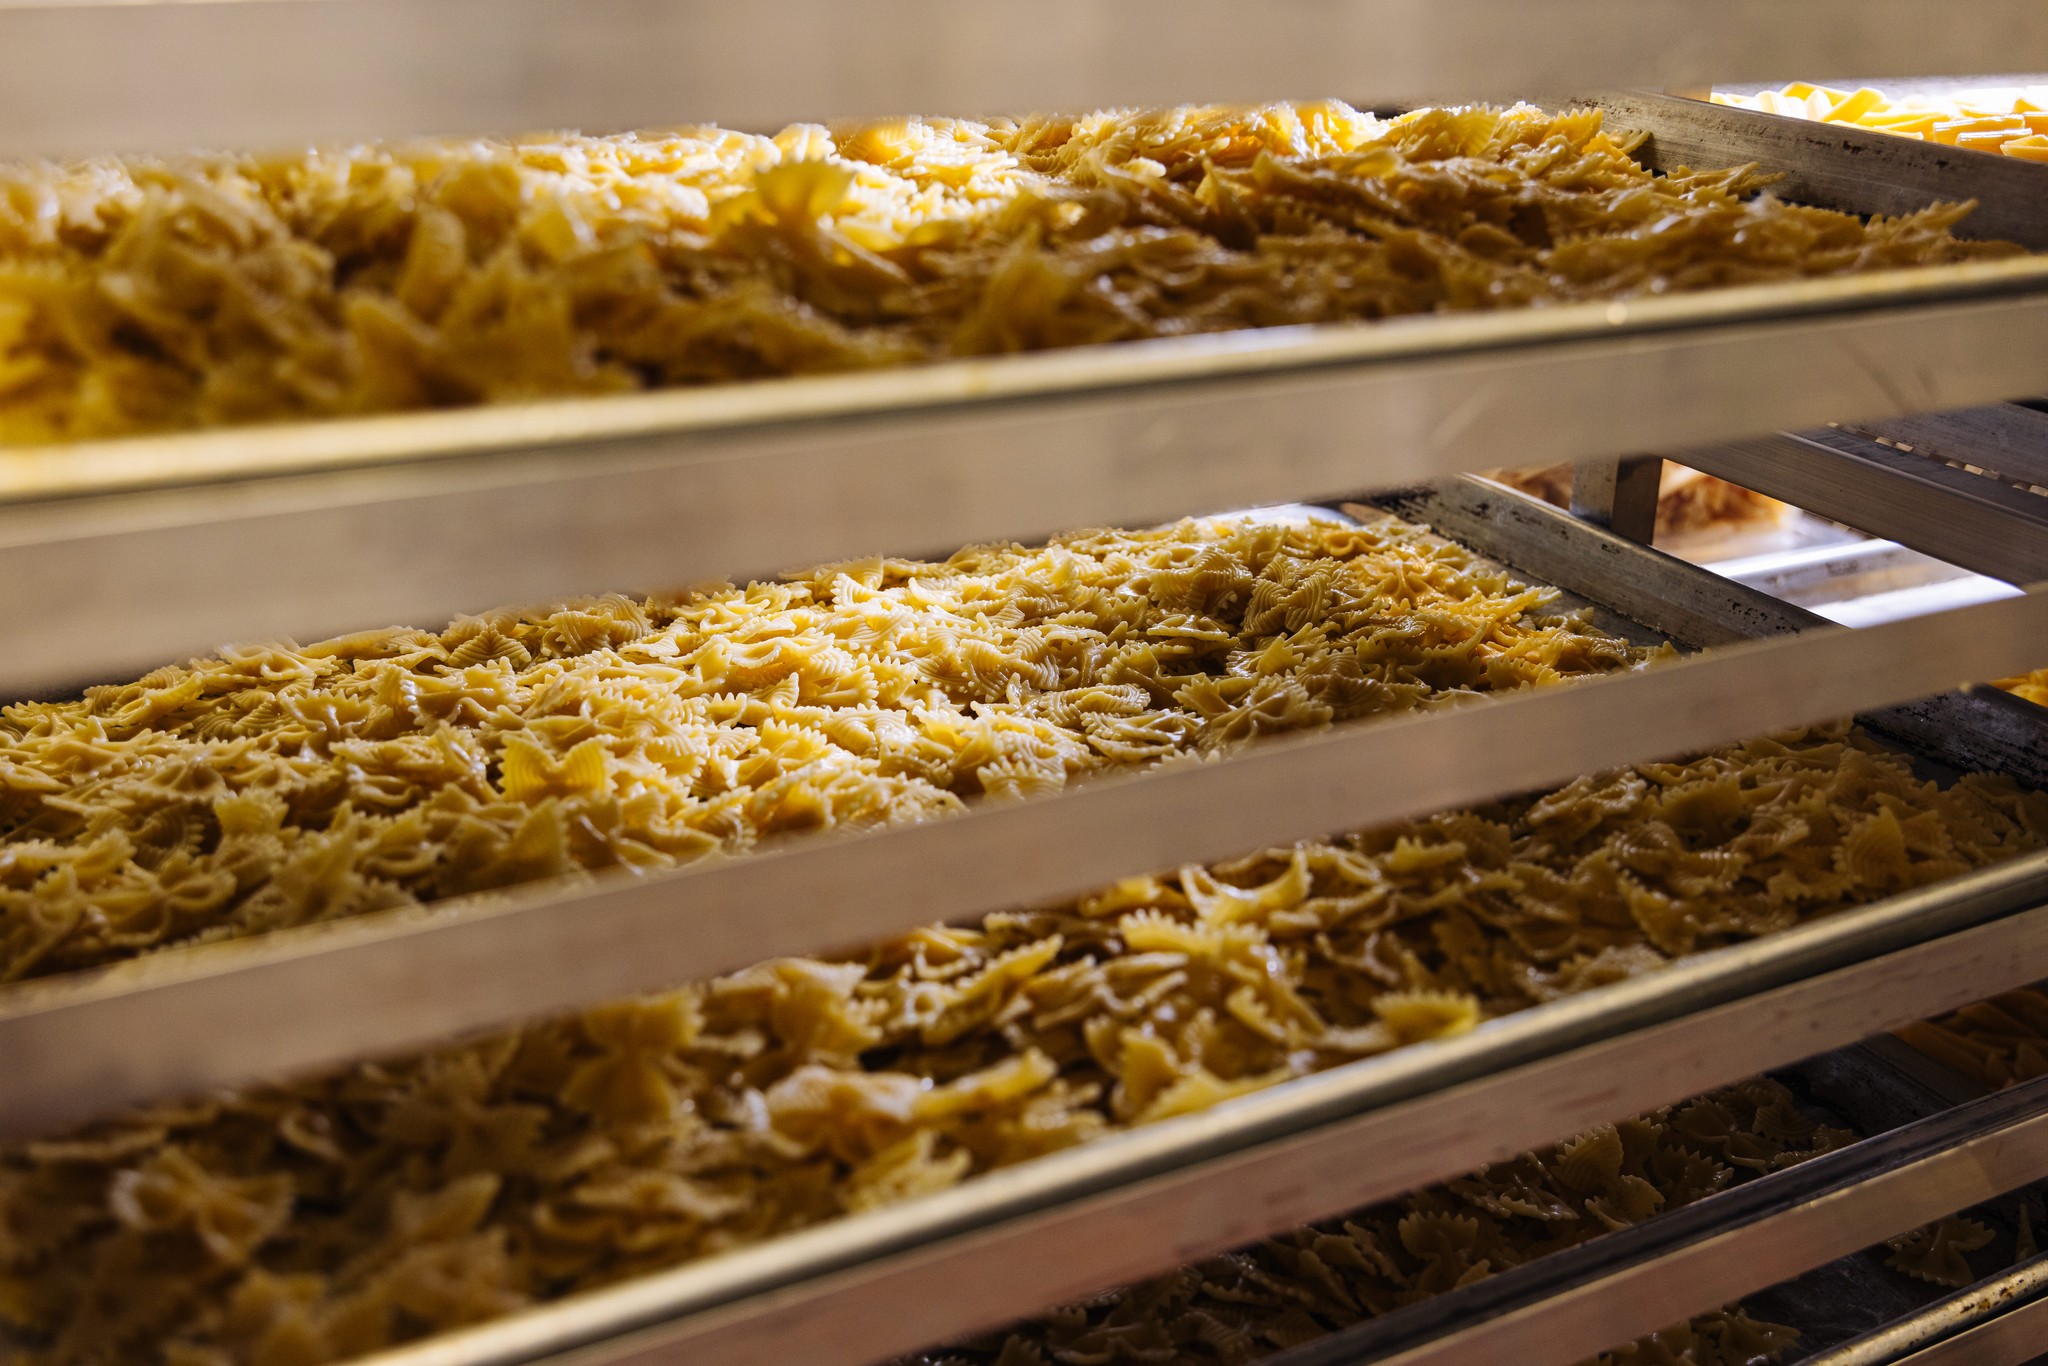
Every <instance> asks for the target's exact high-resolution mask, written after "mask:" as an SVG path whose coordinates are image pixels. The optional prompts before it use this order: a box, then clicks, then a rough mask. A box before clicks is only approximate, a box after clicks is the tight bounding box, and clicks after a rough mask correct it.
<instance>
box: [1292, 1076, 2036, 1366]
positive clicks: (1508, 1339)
mask: <svg viewBox="0 0 2048 1366" xmlns="http://www.w3.org/2000/svg"><path fill="white" fill-rule="evenodd" d="M2042 1177H2048V1079H2044V1080H2042V1081H2039V1082H2035V1083H2033V1084H2031V1085H2029V1086H2025V1087H2019V1088H2015V1089H2013V1090H2011V1091H2007V1092H2005V1093H2003V1094H2000V1095H1996V1096H1986V1097H1982V1098H1980V1099H1976V1100H1972V1101H1969V1102H1966V1103H1964V1104H1961V1105H1958V1106H1956V1107H1955V1108H1953V1109H1950V1110H1946V1111H1943V1112H1941V1113H1938V1114H1934V1115H1930V1116H1928V1117H1926V1118H1924V1119H1920V1120H1917V1121H1914V1122H1910V1123H1907V1124H1905V1125H1904V1126H1902V1127H1900V1128H1898V1129H1895V1130H1893V1131H1891V1132H1889V1133H1885V1134H1881V1135H1876V1136H1873V1137H1869V1138H1866V1139H1864V1140H1863V1141H1861V1142H1859V1143H1855V1144H1852V1145H1850V1146H1849V1147H1846V1148H1842V1149H1838V1150H1837V1151H1835V1152H1832V1153H1827V1154H1824V1155H1822V1156H1820V1157H1816V1158H1813V1159H1810V1160H1809V1161H1806V1162H1802V1163H1800V1164H1798V1165H1797V1166H1794V1167H1790V1168H1787V1169H1784V1170H1782V1171H1777V1172H1773V1173H1771V1174H1769V1175H1767V1176H1763V1177H1760V1178H1758V1179H1756V1180H1754V1181H1752V1182H1750V1183H1748V1184H1746V1185H1742V1186H1739V1187H1737V1188H1735V1189H1734V1190H1731V1191H1724V1192H1722V1193H1720V1194H1717V1195H1712V1196H1709V1197H1707V1198H1706V1199H1704V1200H1700V1201H1697V1202H1695V1203H1693V1204H1690V1205H1686V1206H1684V1207H1683V1208H1681V1209H1677V1210H1673V1211H1669V1212H1666V1213H1661V1214H1658V1215H1656V1216H1655V1217H1653V1218H1651V1219H1648V1220H1645V1221H1644V1222H1642V1223H1638V1224H1634V1225H1631V1226H1629V1227H1627V1228H1624V1229H1619V1230H1616V1231H1614V1232H1612V1233H1609V1234H1606V1235H1604V1236H1602V1237H1600V1238H1597V1239H1594V1240H1593V1241H1591V1242H1587V1243H1583V1244H1580V1245H1579V1246H1576V1247H1573V1248H1569V1249H1567V1250H1565V1251H1562V1252H1557V1253H1553V1254H1551V1255H1549V1256H1545V1257H1542V1258H1539V1259H1537V1260H1536V1261H1533V1262H1530V1263H1527V1264H1525V1265H1523V1266H1519V1267H1515V1268H1513V1269H1511V1270H1507V1271H1503V1272H1502V1273H1500V1274H1499V1275H1495V1276H1491V1277H1488V1278H1487V1279H1485V1280H1483V1281H1480V1282H1478V1283H1476V1284H1474V1285H1471V1286H1467V1287H1463V1288H1460V1289H1457V1290H1452V1291H1447V1292H1445V1293H1443V1294H1441V1295H1438V1296H1435V1297H1433V1298H1431V1299H1429V1300H1427V1301H1425V1302H1424V1303H1422V1304H1419V1305H1416V1306H1413V1307H1411V1308H1406V1309H1401V1310H1396V1311H1394V1312H1392V1313H1389V1314H1387V1315H1385V1316H1384V1317H1381V1318H1376V1319H1371V1320H1368V1321H1367V1322H1365V1323H1362V1324H1360V1325H1358V1326H1357V1327H1355V1328H1352V1329H1347V1330H1344V1331H1340V1332H1337V1333H1333V1334H1331V1335H1330V1336H1328V1337H1326V1338H1323V1339H1321V1340H1319V1341H1317V1342H1313V1343H1310V1344H1308V1345H1306V1346H1304V1347H1301V1348H1297V1349H1295V1350H1293V1351H1288V1352H1282V1353H1280V1354H1278V1355H1276V1356H1274V1357H1272V1358H1271V1359H1270V1366H1365V1364H1366V1363H1375V1366H1393V1364H1394V1363H1400V1366H1423V1364H1424V1363H1428V1364H1429V1366H1462V1364H1463V1363H1474V1364H1475V1366H1476V1364H1477V1363H1486V1362H1495V1361H1509V1360H1512V1361H1514V1362H1515V1363H1517V1366H1570V1364H1571V1363H1574V1362H1579V1361H1583V1360H1586V1359H1588V1358H1590V1357H1591V1356H1593V1355H1594V1354H1595V1353H1598V1352H1601V1351H1603V1350H1607V1349H1610V1348H1612V1347H1614V1346H1615V1345H1616V1343H1617V1342H1626V1341H1629V1340H1631V1339H1633V1338H1636V1337H1640V1336H1643V1335H1646V1334H1649V1333H1653V1332H1655V1331H1657V1330H1658V1329H1660V1328H1664V1327H1666V1326H1668V1325H1670V1324H1673V1323H1679V1322H1682V1321H1684V1320H1685V1319H1688V1318H1690V1317H1692V1316H1693V1315H1695V1314H1699V1313H1702V1312H1705V1311H1708V1310H1711V1309H1714V1308H1717V1307H1719V1306H1721V1305H1723V1304H1727V1303H1731V1302H1733V1301H1735V1300H1737V1299H1739V1298H1740V1297H1742V1296H1745V1295H1750V1294H1753V1293H1755V1292H1757V1291H1760V1290H1764V1289H1766V1288H1768V1287H1770V1286H1772V1285H1775V1284H1777V1283H1779V1282H1782V1281H1786V1280H1790V1279H1791V1278H1793V1277H1795V1276H1798V1275H1800V1274H1802V1273H1804V1272H1806V1271H1809V1270H1812V1269H1813V1268H1815V1267H1818V1266H1821V1265H1824V1264H1825V1263H1827V1262H1831V1261H1834V1260H1836V1259H1837V1258H1840V1257H1845V1256H1848V1255H1850V1254H1852V1253H1855V1252H1858V1251H1861V1250H1862V1249H1863V1248H1865V1247H1868V1246H1870V1245H1871V1244H1873V1243H1876V1242H1878V1241H1879V1240H1881V1239H1884V1238H1888V1237H1891V1236H1893V1235H1895V1234H1899V1233H1903V1232H1905V1231H1907V1230H1908V1229H1911V1228H1913V1227H1915V1226H1916V1225H1919V1224H1922V1223H1926V1222H1928V1221H1931V1220H1934V1219H1939V1218H1941V1217H1943V1216H1945V1215H1949V1214H1953V1213H1955V1212H1956V1211H1957V1210H1959V1209H1964V1208H1967V1207H1969V1206H1971V1205H1974V1204H1978V1203H1980V1202H1982V1201H1984V1200H1987V1199H1989V1198H1991V1197H1993V1196H1997V1195H2001V1194H2004V1193H2005V1192H2007V1191H2009V1190H2012V1189H2014V1188H2016V1187H2018V1186H2022V1185H2025V1184H2027V1183H2029V1182H2033V1181H2037V1180H2040V1179H2041V1178H2042ZM2005 1279H2006V1278H2001V1280H2002V1281H2003V1280H2005ZM2012 1293H2013V1290H2012V1289H2011V1288H2010V1287H2008V1288H2005V1289H2002V1290H2000V1291H1996V1292H1992V1293H1989V1294H1984V1293H1980V1294H1979V1295H1977V1296H1975V1297H1967V1296H1966V1297H1958V1298H1959V1301H1960V1304H1958V1302H1953V1301H1952V1302H1948V1303H1947V1304H1946V1305H1945V1306H1937V1307H1935V1308H1930V1309H1929V1310H1928V1311H1927V1312H1925V1313H1922V1314H1919V1315H1914V1316H1912V1317H1911V1318H1909V1319H1908V1320H1907V1321H1906V1322H1905V1323H1902V1324H1898V1325H1895V1326H1894V1327H1893V1328H1892V1329H1891V1330H1889V1331H1888V1332H1886V1333H1884V1334H1881V1335H1880V1336H1881V1337H1883V1338H1884V1340H1885V1341H1887V1342H1890V1343H1894V1344H1906V1343H1913V1342H1921V1343H1924V1342H1927V1341H1929V1340H1930V1339H1931V1337H1932V1336H1934V1335H1935V1334H1937V1333H1938V1332H1940V1331H1944V1330H1946V1331H1952V1330H1953V1329H1954V1327H1956V1326H1958V1320H1960V1321H1961V1322H1968V1321H1969V1320H1968V1319H1967V1318H1964V1317H1963V1316H1962V1310H1961V1306H1963V1305H1980V1306H1981V1305H1984V1304H1987V1303H1988V1304H1993V1305H1995V1304H2000V1303H2009V1302H2010V1295H2011V1294H2012ZM1983 1312H1995V1310H1984V1311H1983ZM1866 1359H1867V1358H1866ZM1876 1359H1877V1360H1884V1359H1887V1358H1885V1357H1879V1358H1876ZM1820 1360H1821V1361H1823V1362H1831V1363H1832V1362H1835V1360H1836V1358H1835V1355H1834V1354H1832V1353H1824V1354H1822V1356H1821V1357H1820ZM1850 1360H1857V1359H1856V1358H1850Z"/></svg>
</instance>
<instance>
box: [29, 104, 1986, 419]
mask: <svg viewBox="0 0 2048 1366" xmlns="http://www.w3.org/2000/svg"><path fill="white" fill-rule="evenodd" d="M1633 145H1634V140H1633V139H1632V138H1631V137H1629V136H1627V135H1613V134H1609V133H1607V132H1605V131H1603V130H1602V128H1601V123H1600V116H1599V115H1598V114H1597V113H1594V112H1586V111H1581V112H1573V113H1568V114H1564V115H1559V116H1551V115H1548V114H1545V113H1543V112H1541V111H1539V110H1536V109H1533V108H1529V107H1527V106H1517V107H1515V108H1512V109H1506V110H1502V109H1491V108H1469V109H1432V110H1423V111H1419V112H1416V113H1413V114H1409V115H1405V116H1403V117H1401V118H1398V119H1395V120H1392V121H1383V120H1380V119H1376V118H1374V117H1371V116H1369V115H1367V114H1363V113H1360V112H1359V111H1357V110H1355V109H1352V108H1350V107H1349V106H1347V105H1344V104H1341V103H1337V102H1323V103H1308V104H1282V105H1270V106H1266V107H1263V108H1257V109H1233V108H1183V109H1171V110H1163V111H1149V112H1129V111H1125V112H1116V113H1098V114H1091V115H1088V116H1085V117H1081V118H1032V119H1024V120H1021V121H1019V120H997V121H995V122H993V123H977V122H972V121H968V120H961V119H906V120H899V121H896V122H891V123H880V124H872V125H867V126H862V127H847V128H842V129H838V130H827V129H825V128H823V127H818V126H815V125H808V124H806V125H798V126H795V127H792V128H788V129H785V130H784V131H783V132H781V133H779V134H777V135H776V136H774V137H772V138H771V137H761V136H752V135H747V134H741V133H732V132H727V131H724V130H720V129H716V128H699V129H690V130H684V131H680V132H674V133H666V134H656V135H637V136H636V135H626V136H618V137H574V136H561V137H550V138H539V139H530V140H523V141H518V142H509V143H507V142H481V141H480V142H467V143H437V144H428V145H417V146H389V147H386V146H358V147H351V148H342V149H335V150H328V151H317V152H306V153H298V154H293V155H289V156H283V157H274V158H262V157H211V158H203V157H194V158H182V159H175V160H166V161H149V160H128V161H94V162H87V163H80V164H75V165H66V166H26V167H16V168H13V169H0V441H11V442H42V441H60V440H69V439H76V438H81V437H92V436H104V435H112V434H120V433H125V432H137V431H148V430H162V429H169V428H180V427H193V426H202V425H211V424H218V423H232V422H243V421H252V420H261V419H275V418H291V417H307V416H318V415H325V414H338V413H362V412H376V411H389V410H397V409H415V408H424V407H434V406H447V405H458V404H469V403H479V402H496V401H505V400H516V399H526V398H533V397H536V396H544V395H569V394H591V393H613V392H618V391H622V390H634V389H642V388H648V387H655V386H665V385H679V384H695V383H703V382H707V381H717V380H728V379H740V378H748V377H754V376H768V375H789V374H802V373H813V372H821V371H843V370H853V369H861V368H865V367H872V366H880V365H893V364H899V363H904V362H910V361H919V360H928V359H933V358H938V357H945V356H964V355H984V354H992V353H998V352H1010V351H1022V350H1032V349H1038V348H1044V347H1057V346H1072V345H1080V344H1086V343H1094V342H1108V341H1117V340H1125V339H1131V338H1143V337H1157V336H1166V335H1173V334H1182V333H1191V332H1208V331H1217V330H1222V329H1231V328H1244V327H1265V326H1274V325H1279V324H1287V323H1306V322H1320V321H1330V320H1339V319H1370V318H1380V317H1386V316H1390V315H1395V314H1409V313H1419V312H1428V311H1431V310H1436V309H1447V308H1498V307H1508V306H1515V305H1527V304H1541V303H1547V302H1553V301H1559V300H1572V299H1589V298H1620V297H1627V296H1632V295H1638V294H1645V293H1659V292H1663V291H1667V290H1688V289H1698V288H1702V287H1707V286H1712V285H1720V284H1730V283H1737V282H1744V281H1763V280H1780V279H1791V278H1799V277H1805V276H1818V275H1832V274H1840V273H1844V272H1851V271H1859V270H1867V269H1874V268H1880V267H1886V266H1897V265H1909V264H1920V263H1930V262H1943V261H1952V260H1957V259H1961V258H1965V257H1971V256H1977V255H1984V254H2000V253H2005V252H2009V251H2016V250H2017V248H2012V247H2008V246H2003V245H1995V244H1989V243H1972V242H1964V241H1959V240H1957V239H1956V238H1955V237H1954V236H1953V235H1952V229H1953V228H1954V227H1955V225H1956V224H1957V223H1958V222H1959V221H1960V220H1961V219H1962V217H1963V216H1964V214H1965V213H1967V212H1968V206H1967V205H1934V206H1931V207H1930V208H1928V209H1925V210H1923V211H1921V212H1918V213H1914V214H1910V215H1907V216H1904V217H1901V218H1878V219H1873V220H1871V221H1869V222H1867V223H1866V222H1864V221H1862V220H1860V219H1858V218H1856V217H1854V216H1851V215H1845V214H1839V213H1831V212H1826V211H1822V210H1817V209H1810V208H1803V207H1798V206H1795V205H1790V204H1786V203H1782V202H1780V201H1778V200H1777V199H1775V198H1772V197H1769V196H1758V195H1757V194H1756V193H1755V192H1756V191H1757V190H1758V189H1759V188H1760V187H1762V186H1764V185H1766V184H1767V183H1768V182H1769V180H1770V177H1768V176H1765V175H1760V174H1759V173H1758V172H1757V171H1756V169H1755V168H1754V167H1735V168H1731V169H1713V170H1707V171H1701V172H1680V173H1675V174H1672V175H1669V176H1656V175H1653V174H1652V173H1651V172H1649V171H1648V170H1647V169H1645V168H1644V167H1643V166H1641V165H1640V164H1638V163H1637V162H1636V161H1634V160H1633V159H1631V157H1630V155H1629V152H1630V149H1631V148H1632V146H1633Z"/></svg>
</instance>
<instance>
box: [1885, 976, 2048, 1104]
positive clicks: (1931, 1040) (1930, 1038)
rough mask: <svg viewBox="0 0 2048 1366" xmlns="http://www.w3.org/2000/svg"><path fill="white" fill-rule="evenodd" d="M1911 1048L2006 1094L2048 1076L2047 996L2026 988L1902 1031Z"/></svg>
mask: <svg viewBox="0 0 2048 1366" xmlns="http://www.w3.org/2000/svg"><path fill="white" fill-rule="evenodd" d="M1898 1035H1899V1037H1900V1038H1901V1039H1904V1040H1905V1041H1906V1042H1907V1043H1909V1044H1911V1045H1912V1046H1913V1047H1915V1048H1917V1049H1919V1050H1920V1051H1921V1052H1922V1053H1925V1054H1926V1055H1927V1056H1928V1057H1930V1058H1933V1059H1934V1060H1935V1061H1936V1062H1939V1063H1941V1064H1943V1065H1944V1066H1947V1067H1949V1068H1952V1069H1954V1070H1955V1071H1957V1072H1960V1073H1962V1074H1963V1075H1964V1076H1966V1077H1968V1078H1969V1079H1970V1080H1972V1081H1974V1082H1976V1083H1978V1084H1979V1085H1980V1086H1983V1087H1984V1088H1986V1089H1987V1090H1992V1091H2002V1090H2004V1089H2005V1088H2006V1087H2008V1086H2017V1085H2019V1084H2020V1083H2021V1082H2023V1081H2033V1080H2035V1079H2036V1078H2038V1077H2048V992H2044V991H2042V990H2041V989H2040V988H2039V987H2023V988H2021V989H2020V990H2018V991H2008V992H2005V993H2003V994H2002V995H1998V996H1994V997H1992V998H1991V999H1990V1000H1988V1001H1977V1002H1974V1003H1972V1004H1970V1005H1966V1006H1964V1007H1963V1008H1962V1009H1961V1010H1957V1011H1954V1012H1952V1013H1950V1014H1948V1015H1943V1016H1941V1017H1940V1018H1939V1019H1934V1020H1919V1021H1916V1022H1914V1023H1913V1024H1909V1025H1907V1026H1906V1027H1905V1028H1903V1029H1901V1030H1899V1031H1898Z"/></svg>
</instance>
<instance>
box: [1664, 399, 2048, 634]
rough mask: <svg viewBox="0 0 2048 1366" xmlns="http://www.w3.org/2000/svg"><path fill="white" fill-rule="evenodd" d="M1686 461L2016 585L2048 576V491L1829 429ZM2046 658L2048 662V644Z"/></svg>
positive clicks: (1728, 447)
mask: <svg viewBox="0 0 2048 1366" xmlns="http://www.w3.org/2000/svg"><path fill="white" fill-rule="evenodd" d="M1920 421H1921V422H1922V423H1931V422H1932V421H1933V419H1928V418H1923V419H1921V420H1920ZM1680 458H1681V459H1682V460H1683V461H1684V462H1685V463H1686V464H1688V465H1691V466H1692V467H1693V468H1695V469H1699V470H1704V471H1706V472H1707V473H1708V474H1713V475H1719V476H1720V477H1721V478H1723V479H1726V480H1728V481H1729V482H1731V483H1735V484H1740V485H1742V486H1743V487H1744V488H1751V489H1755V490H1756V491H1757V492H1758V493H1762V494H1767V495H1769V496H1770V497H1773V498H1778V499H1782V500H1784V501H1785V502H1788V503H1791V504H1793V505H1794V506H1796V507H1802V508H1805V509H1806V510H1807V511H1808V512H1812V513H1817V514H1818V515H1820V516H1822V517H1827V518H1830V519H1831V520H1833V521H1837V522H1841V523H1844V524H1845V525H1848V526H1853V527H1855V528H1857V529H1858V530H1859V531H1865V532H1868V533H1870V534H1871V535H1873V536H1882V537H1884V538H1885V539H1886V540H1891V541H1897V542H1898V543H1899V544H1901V545H1904V546H1908V547H1910V548H1911V549H1914V550H1918V551H1920V552H1922V553H1923V554H1927V555H1932V556H1934V557H1935V558H1936V559H1939V560H1946V561H1948V562H1949V563H1950V564H1954V565H1960V566H1961V567H1963V568H1964V569H1968V570H1971V571H1972V572H1974V573H1978V574H1985V575H1988V576H1990V577H1991V578H1994V579H2004V580H2005V581H2006V582H2008V583H2015V584H2020V585H2026V584H2030V583H2039V582H2041V581H2043V580H2044V579H2048V498H2044V497H2042V496H2040V495H2039V494H2034V493H2027V492H2024V491H2022V490H2019V489H2015V488H2012V487H2009V486H2008V485H2006V484H2003V483H2000V482H1999V481H1998V480H1995V479H1990V478H1986V477H1985V476H1983V475H1977V474H1971V473H1969V472H1967V471H1965V470H1959V469H1955V468H1953V467H1951V466H1949V465H1946V464H1943V463H1941V462H1940V461H1937V460H1932V459H1929V458H1927V457H1925V456H1921V455H1915V454H1911V453H1908V452H1905V451H1899V450H1894V449H1892V448H1891V447H1888V446H1881V445H1879V444H1878V443H1877V442H1875V441H1873V440H1870V439H1868V438H1865V437H1861V436H1856V435H1852V434H1850V433H1848V432H1840V431H1829V430H1821V431H1812V432H1802V433H1798V434H1796V435H1795V434H1791V433H1781V434H1780V435H1777V436H1766V437H1756V438H1752V439H1750V440H1747V441H1738V442H1731V443H1728V444H1725V445H1719V446H1710V447H1707V448H1706V449H1703V450H1696V451H1687V452H1685V453H1684V454H1683V455H1682V456H1681V457H1680ZM2042 659H2043V661H2044V662H2048V647H2044V649H2043V651H2042Z"/></svg>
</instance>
